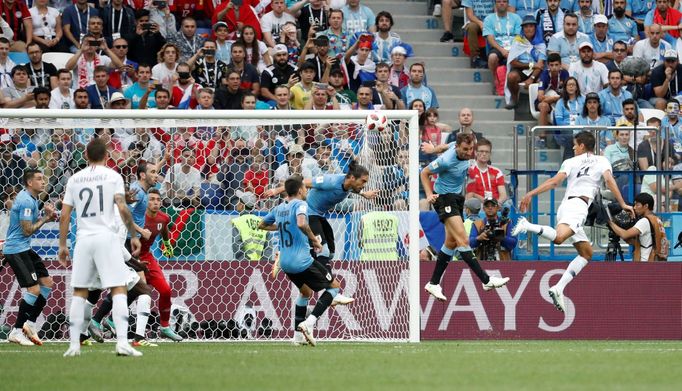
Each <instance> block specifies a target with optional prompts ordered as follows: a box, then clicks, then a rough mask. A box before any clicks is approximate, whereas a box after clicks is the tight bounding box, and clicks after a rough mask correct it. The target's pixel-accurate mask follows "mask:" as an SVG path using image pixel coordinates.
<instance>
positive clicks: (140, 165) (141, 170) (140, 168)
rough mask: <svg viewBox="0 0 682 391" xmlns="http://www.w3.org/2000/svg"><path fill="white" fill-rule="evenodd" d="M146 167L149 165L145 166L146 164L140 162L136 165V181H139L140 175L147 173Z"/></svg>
mask: <svg viewBox="0 0 682 391" xmlns="http://www.w3.org/2000/svg"><path fill="white" fill-rule="evenodd" d="M148 167H149V165H148V164H147V162H140V163H138V165H137V173H136V175H137V179H140V176H141V175H142V174H146V173H147V168H148Z"/></svg>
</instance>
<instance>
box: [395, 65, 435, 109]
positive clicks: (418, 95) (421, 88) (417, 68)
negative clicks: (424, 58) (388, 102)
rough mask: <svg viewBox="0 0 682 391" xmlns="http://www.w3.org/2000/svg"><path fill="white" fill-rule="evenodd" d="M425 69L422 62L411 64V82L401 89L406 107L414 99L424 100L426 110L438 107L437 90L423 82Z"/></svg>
mask: <svg viewBox="0 0 682 391" xmlns="http://www.w3.org/2000/svg"><path fill="white" fill-rule="evenodd" d="M425 71H426V68H425V67H424V64H422V63H414V64H412V65H410V84H408V85H407V86H406V87H404V88H403V89H402V90H400V95H401V96H402V98H403V102H404V103H405V106H406V107H409V106H410V104H411V103H412V101H413V100H415V99H420V100H421V101H422V102H424V109H425V110H426V109H430V108H432V107H435V108H438V98H437V97H436V91H434V90H433V89H432V88H431V87H429V86H426V85H424V83H423V82H424V74H425Z"/></svg>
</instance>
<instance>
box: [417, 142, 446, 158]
mask: <svg viewBox="0 0 682 391" xmlns="http://www.w3.org/2000/svg"><path fill="white" fill-rule="evenodd" d="M448 148H450V144H439V145H433V143H431V142H430V141H429V142H423V143H422V145H421V151H422V152H424V153H428V154H429V155H431V154H434V153H437V154H441V153H443V152H445V151H447V150H448Z"/></svg>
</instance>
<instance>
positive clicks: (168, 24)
mask: <svg viewBox="0 0 682 391" xmlns="http://www.w3.org/2000/svg"><path fill="white" fill-rule="evenodd" d="M149 21H150V22H152V23H156V25H157V26H159V33H161V35H162V36H163V37H164V38H166V37H168V36H170V35H172V34H175V33H176V32H177V31H178V30H177V29H176V28H175V15H173V13H172V12H170V7H169V6H168V2H167V1H165V0H153V1H152V5H151V7H149Z"/></svg>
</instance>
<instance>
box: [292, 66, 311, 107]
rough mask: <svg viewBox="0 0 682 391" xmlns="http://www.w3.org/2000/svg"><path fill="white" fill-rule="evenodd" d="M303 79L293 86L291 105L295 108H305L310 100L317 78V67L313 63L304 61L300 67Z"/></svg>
mask: <svg viewBox="0 0 682 391" xmlns="http://www.w3.org/2000/svg"><path fill="white" fill-rule="evenodd" d="M299 73H300V75H301V80H300V81H299V82H298V83H296V84H294V85H293V86H292V87H291V88H290V91H291V107H292V108H293V109H294V110H303V108H304V107H305V105H306V103H308V101H309V100H310V97H311V95H312V89H313V80H314V79H315V67H314V66H313V64H311V63H308V62H306V63H303V65H301V68H299Z"/></svg>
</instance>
